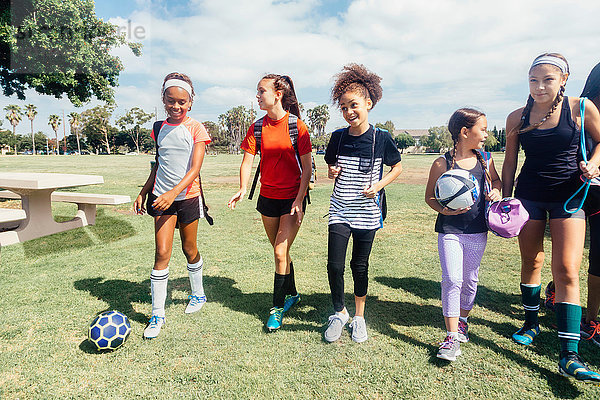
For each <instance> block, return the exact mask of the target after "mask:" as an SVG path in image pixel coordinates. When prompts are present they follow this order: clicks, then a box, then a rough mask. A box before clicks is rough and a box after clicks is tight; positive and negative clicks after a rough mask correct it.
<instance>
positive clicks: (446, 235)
mask: <svg viewBox="0 0 600 400" xmlns="http://www.w3.org/2000/svg"><path fill="white" fill-rule="evenodd" d="M448 130H449V131H450V133H451V134H452V141H453V142H454V148H453V149H452V150H451V151H449V152H447V153H446V154H444V156H443V157H439V158H438V159H436V160H435V161H434V162H433V165H432V166H431V170H430V171H429V180H428V181H427V188H426V190H425V202H426V203H427V204H428V205H429V207H431V208H433V209H434V210H435V211H437V212H438V213H439V215H438V217H437V220H436V222H435V231H436V232H438V252H439V255H440V263H441V265H442V311H443V314H444V321H445V323H446V331H447V334H446V338H445V339H444V341H443V342H442V343H441V345H440V348H439V351H438V353H437V356H438V357H439V358H442V359H445V360H449V361H454V360H456V357H457V356H459V355H460V354H461V351H460V343H461V342H462V343H465V342H468V341H469V334H468V325H467V317H468V315H469V312H470V311H471V309H472V308H473V303H474V302H475V294H476V293H477V282H478V275H479V264H480V262H481V257H482V256H483V251H484V250H485V245H486V243H487V230H488V228H487V224H486V222H485V201H486V200H488V201H489V200H491V201H497V200H500V198H501V197H500V187H501V183H500V178H499V176H498V173H497V172H496V168H495V167H494V162H493V161H492V159H491V157H490V156H489V153H483V152H482V150H481V149H482V148H483V145H484V142H485V139H486V138H487V136H488V134H487V119H486V118H485V114H483V113H482V112H480V111H477V110H474V109H470V108H461V109H459V110H457V111H455V112H454V114H452V117H450V121H449V122H448ZM486 160H487V161H486ZM450 169H463V170H467V171H469V172H470V174H471V176H473V177H474V179H475V180H476V185H477V186H478V188H479V196H478V198H477V200H476V201H475V203H474V204H473V205H472V206H471V207H467V208H462V209H458V210H451V209H449V208H447V207H443V206H442V205H441V204H440V203H439V202H438V201H437V200H436V198H435V194H434V191H435V184H436V182H437V180H438V178H439V177H440V175H442V174H443V173H444V172H446V171H448V170H450ZM486 181H487V183H488V185H486V184H485V183H486ZM486 186H488V187H489V190H485V187H486ZM484 193H485V195H484Z"/></svg>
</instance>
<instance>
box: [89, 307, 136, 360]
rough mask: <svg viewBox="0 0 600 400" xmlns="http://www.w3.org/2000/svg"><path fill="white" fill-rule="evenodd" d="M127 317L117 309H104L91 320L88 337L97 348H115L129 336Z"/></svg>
mask: <svg viewBox="0 0 600 400" xmlns="http://www.w3.org/2000/svg"><path fill="white" fill-rule="evenodd" d="M130 333H131V324H130V323H129V318H127V316H126V315H125V314H122V313H120V312H119V311H115V310H112V311H104V312H103V313H101V314H99V315H98V316H97V317H96V318H94V320H93V321H92V323H91V325H90V327H89V329H88V339H89V340H90V342H92V343H94V345H96V348H97V349H98V350H116V349H118V348H119V347H120V346H121V345H123V343H125V341H126V340H127V338H128V337H129V334H130Z"/></svg>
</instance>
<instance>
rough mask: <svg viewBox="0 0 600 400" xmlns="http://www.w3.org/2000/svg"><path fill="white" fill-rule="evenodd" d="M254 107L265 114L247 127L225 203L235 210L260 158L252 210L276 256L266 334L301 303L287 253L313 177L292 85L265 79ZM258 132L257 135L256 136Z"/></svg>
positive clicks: (285, 79) (273, 76) (309, 148)
mask: <svg viewBox="0 0 600 400" xmlns="http://www.w3.org/2000/svg"><path fill="white" fill-rule="evenodd" d="M256 99H257V100H258V106H259V108H260V109H261V110H264V111H266V112H267V114H266V115H265V116H264V117H262V118H260V119H259V120H257V121H256V122H255V123H254V124H252V125H250V127H249V128H248V132H247V134H246V137H245V138H244V140H243V142H242V144H241V148H242V149H243V150H244V158H243V159H242V165H241V167H240V189H239V190H238V192H237V193H236V194H234V195H233V196H232V197H231V199H230V200H229V203H228V207H229V208H231V209H232V210H233V209H235V206H236V204H237V203H238V202H239V201H241V200H242V199H243V198H244V196H245V194H246V191H247V187H248V180H249V179H250V172H251V170H252V162H253V161H254V156H255V155H256V154H257V153H260V155H261V157H260V164H259V168H260V182H261V186H260V195H259V197H258V202H257V204H256V210H257V211H258V212H259V213H260V214H261V217H262V222H263V226H264V228H265V232H266V233H267V237H268V238H269V241H270V242H271V245H272V246H273V250H274V255H275V277H274V281H273V307H272V308H271V310H270V311H269V317H268V319H267V323H266V328H267V330H269V331H275V330H277V329H279V328H281V325H282V317H283V314H284V313H285V312H287V311H288V310H289V309H290V308H291V307H292V306H294V305H295V304H297V303H298V302H299V301H300V295H299V294H298V291H297V290H296V282H295V279H294V266H293V264H292V260H291V258H290V247H291V246H292V243H293V242H294V239H295V238H296V235H297V233H298V230H299V229H300V225H301V224H302V217H303V216H304V208H305V206H306V200H305V196H306V192H307V188H308V183H309V180H310V176H311V168H312V162H311V153H312V145H311V143H310V136H309V133H308V129H307V128H306V125H305V124H304V122H302V121H301V120H300V108H299V104H298V100H297V98H296V92H295V91H294V84H293V83H292V80H291V78H290V77H289V76H287V75H276V74H269V75H265V76H264V77H263V78H262V79H261V80H260V81H259V82H258V86H257V93H256ZM259 132H260V133H259Z"/></svg>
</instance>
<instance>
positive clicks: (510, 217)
mask: <svg viewBox="0 0 600 400" xmlns="http://www.w3.org/2000/svg"><path fill="white" fill-rule="evenodd" d="M485 217H486V220H487V224H488V227H489V228H490V231H492V232H493V233H494V234H495V235H497V236H500V237H503V238H512V237H515V236H518V235H519V233H520V232H521V229H522V228H523V226H524V225H525V223H526V222H527V221H529V213H528V212H527V210H526V209H525V207H523V204H521V202H520V201H519V200H518V199H515V198H514V197H505V198H503V199H502V200H500V201H495V202H493V203H491V204H490V206H489V207H488V209H487V212H486V214H485Z"/></svg>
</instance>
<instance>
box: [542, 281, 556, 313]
mask: <svg viewBox="0 0 600 400" xmlns="http://www.w3.org/2000/svg"><path fill="white" fill-rule="evenodd" d="M554 292H555V287H554V282H553V281H550V282H548V285H547V286H546V290H545V294H546V300H544V307H546V309H548V310H550V311H556V307H554V294H555V293H554Z"/></svg>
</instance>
